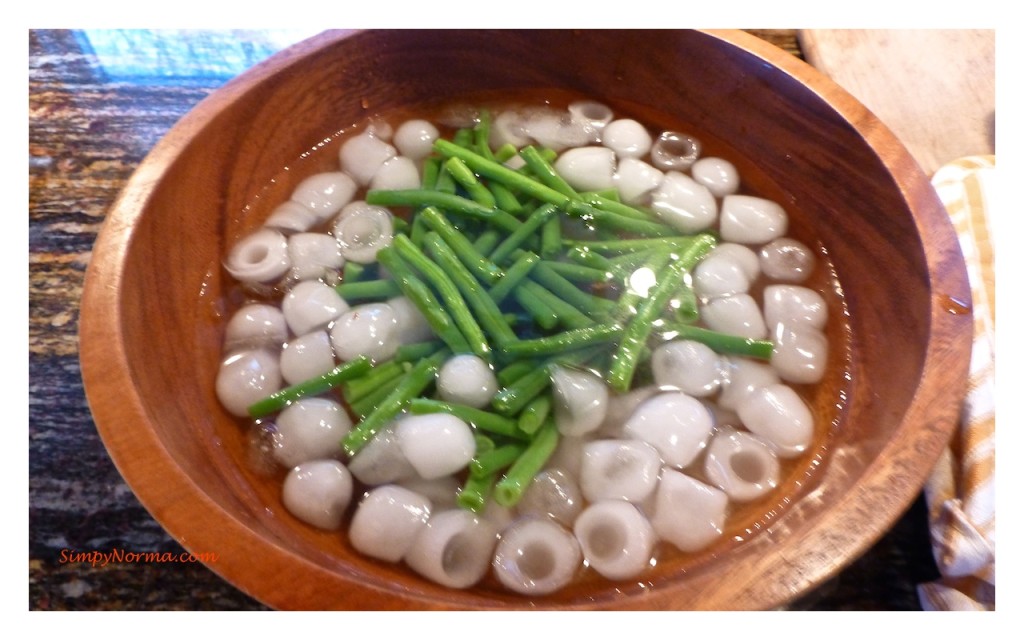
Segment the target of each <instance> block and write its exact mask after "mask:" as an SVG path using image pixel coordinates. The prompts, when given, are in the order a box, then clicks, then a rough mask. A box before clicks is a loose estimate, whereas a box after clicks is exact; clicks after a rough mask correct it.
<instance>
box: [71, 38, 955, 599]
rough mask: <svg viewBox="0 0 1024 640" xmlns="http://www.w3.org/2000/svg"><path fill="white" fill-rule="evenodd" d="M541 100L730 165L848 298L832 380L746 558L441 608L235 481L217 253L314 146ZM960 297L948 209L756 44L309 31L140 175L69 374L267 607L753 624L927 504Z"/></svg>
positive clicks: (211, 103)
mask: <svg viewBox="0 0 1024 640" xmlns="http://www.w3.org/2000/svg"><path fill="white" fill-rule="evenodd" d="M549 88H555V89H561V90H569V91H573V92H579V93H581V94H584V95H587V96H592V97H594V98H596V99H599V100H602V101H604V102H606V103H608V104H611V105H613V106H615V107H617V108H620V109H622V110H624V111H626V112H631V113H635V114H636V115H638V116H641V117H644V118H651V119H653V120H654V121H658V120H659V119H662V120H664V119H666V118H668V119H669V121H667V122H659V124H663V125H669V124H671V123H672V122H683V123H687V125H688V126H691V127H693V128H694V129H696V130H697V131H699V132H701V135H704V136H706V137H707V139H708V140H710V141H719V143H720V144H722V145H725V146H727V147H728V148H729V149H730V152H731V153H733V154H734V157H736V158H739V162H741V163H742V164H743V167H742V168H741V175H745V176H746V175H749V176H753V178H751V180H752V182H753V183H754V184H753V186H754V187H755V188H757V189H760V190H762V191H765V192H767V193H768V194H771V195H773V196H774V197H776V198H778V199H779V201H780V202H782V204H783V205H784V206H786V207H787V208H788V209H789V210H791V215H792V217H793V221H794V224H795V225H797V226H798V227H799V228H801V229H802V230H803V231H804V232H806V233H808V234H809V235H810V236H811V237H814V238H816V239H817V240H818V241H820V247H821V248H822V250H823V251H824V252H825V253H826V254H827V257H828V258H829V259H830V260H831V263H832V264H833V265H834V269H835V277H836V279H837V281H838V283H839V285H840V287H841V289H837V290H836V295H835V296H834V299H833V300H832V301H831V303H830V304H832V306H833V308H832V309H831V311H832V313H833V316H832V317H837V318H839V319H845V321H846V322H845V324H844V323H843V322H838V323H833V324H836V325H837V326H838V328H836V329H834V330H833V331H832V334H833V335H832V336H831V337H832V338H833V339H834V340H836V341H837V342H836V344H837V345H838V347H837V348H836V349H834V350H833V351H835V352H836V353H837V354H838V355H837V361H838V363H839V365H838V366H837V368H836V372H835V373H834V374H830V376H829V377H828V379H827V380H826V381H825V383H823V384H822V389H821V391H820V392H819V393H818V394H817V395H816V396H815V398H814V404H815V408H816V410H818V411H819V412H823V413H824V415H825V416H827V417H829V419H830V421H831V428H830V429H829V432H828V433H827V434H826V436H825V438H824V439H823V441H822V442H820V443H819V444H820V445H821V446H820V447H819V448H817V449H816V450H815V452H814V454H813V456H812V457H811V458H809V459H808V460H807V461H806V462H807V466H806V468H805V469H804V470H803V471H801V472H800V473H798V474H795V475H794V476H793V477H790V478H789V479H788V480H787V493H786V498H785V499H784V500H781V501H780V503H779V505H778V510H777V512H774V511H773V512H772V513H770V514H768V516H767V517H765V518H761V519H760V520H758V521H755V522H752V523H749V524H748V526H747V527H746V529H744V530H743V531H739V532H732V533H733V534H735V536H736V537H740V538H747V539H746V540H745V541H744V542H743V543H742V544H738V543H736V541H735V540H734V539H733V536H727V538H728V539H727V540H724V541H723V542H722V544H720V545H716V546H715V547H712V548H711V549H710V550H709V551H708V552H706V553H703V554H699V555H698V557H695V558H684V559H680V560H670V561H665V562H660V563H659V564H658V566H657V567H656V568H655V569H654V570H653V571H652V572H651V573H650V574H649V575H648V576H645V578H644V580H643V581H642V582H640V583H631V584H625V585H624V584H611V583H607V584H606V583H596V582H595V583H586V584H582V585H579V586H574V587H571V588H569V589H566V590H565V591H563V592H560V593H558V594H555V595H553V596H550V597H546V598H541V599H536V600H535V601H530V600H527V599H524V598H522V597H518V596H515V595H510V594H506V593H501V592H498V591H497V590H495V589H487V588H480V589H475V590H469V591H452V590H447V589H443V588H440V587H437V586H435V585H432V584H429V583H427V582H425V581H423V580H421V579H419V578H418V577H416V576H415V575H412V574H411V573H407V572H406V571H405V570H404V569H402V568H401V567H400V566H397V565H396V566H390V565H388V566H385V565H382V564H378V563H375V562H372V561H369V560H367V559H364V558H361V557H358V556H356V555H355V554H354V553H353V552H352V551H351V549H350V548H349V547H348V546H347V544H346V542H345V540H344V534H338V533H333V534H326V533H319V532H315V531H312V530H311V529H310V528H309V527H306V526H305V525H302V524H300V523H298V522H297V521H295V520H294V519H293V518H291V517H290V516H289V515H288V514H287V512H285V510H284V509H283V508H282V507H281V505H280V500H279V498H278V495H277V491H278V489H277V488H275V487H273V486H271V484H269V483H267V482H266V481H265V479H263V478H260V477H259V476H258V475H256V474H254V473H253V472H252V471H251V470H249V469H248V468H247V467H246V464H245V459H246V451H247V443H246V436H245V433H244V430H243V429H241V428H240V426H239V424H238V423H237V422H236V421H235V420H234V419H232V418H231V417H230V416H229V415H227V414H226V413H225V412H224V411H223V410H222V409H221V408H220V406H219V404H218V402H217V400H216V397H215V395H214V391H213V388H214V385H213V380H214V377H215V373H216V371H217V366H218V361H219V358H220V338H221V330H222V324H223V322H224V320H225V314H226V312H227V309H226V307H225V305H226V302H225V300H224V298H223V297H222V294H223V293H224V292H225V287H226V286H227V284H226V283H227V278H226V276H225V275H224V274H223V273H222V269H221V267H220V261H221V258H222V257H223V256H224V255H225V251H226V249H227V248H228V247H229V246H230V244H231V243H232V242H233V241H234V240H235V239H237V238H238V237H239V236H240V235H241V234H242V233H244V232H245V231H246V230H249V229H252V228H254V227H255V226H257V225H258V224H260V222H261V219H260V216H262V215H265V213H266V210H267V209H266V203H268V202H271V201H273V200H274V198H278V197H280V198H283V195H282V194H286V193H288V191H289V190H290V188H291V187H292V186H294V183H295V182H296V181H297V179H298V177H301V175H302V169H303V168H304V167H305V168H309V167H311V166H314V165H315V164H316V162H318V161H319V159H320V156H318V155H317V154H316V153H315V151H314V150H315V149H316V148H317V147H318V145H319V144H321V143H322V142H323V141H324V140H325V139H326V137H327V136H330V135H331V134H333V133H334V132H336V131H338V130H341V129H344V128H345V127H349V126H351V125H353V124H355V123H357V122H360V121H363V120H364V119H365V118H366V117H367V116H370V115H372V114H374V113H377V112H379V111H388V110H392V109H398V108H405V107H414V106H417V105H422V104H425V103H428V102H432V101H435V100H438V99H454V98H458V97H460V96H467V95H470V94H475V93H478V92H480V91H497V90H501V91H504V90H535V89H540V90H544V89H549ZM666 114H667V115H666ZM311 152H312V153H311ZM308 163H312V164H308ZM286 165H287V166H288V167H290V168H291V169H298V170H290V171H287V172H284V173H282V169H283V168H284V167H285V166H286ZM746 170H749V171H750V173H749V174H746V173H744V171H746ZM272 180H276V181H275V182H273V183H272ZM268 185H270V186H269V187H268ZM970 299H971V295H970V290H969V288H968V283H967V278H966V273H965V268H964V264H963V261H962V257H961V255H960V252H959V247H958V244H957V240H956V237H955V235H954V232H953V230H952V228H951V225H950V223H949V221H948V219H947V216H946V214H945V211H944V209H943V207H942V205H941V204H940V202H939V201H938V199H937V197H936V195H935V193H934V192H933V190H932V188H931V186H930V184H929V182H928V179H927V177H926V176H925V175H924V174H923V173H922V172H921V170H920V169H919V167H918V166H917V164H916V163H915V162H914V161H913V160H912V159H911V157H910V156H909V154H908V153H907V151H906V150H905V149H904V147H903V146H902V145H901V144H900V143H899V142H898V141H897V140H896V138H895V137H894V136H893V135H892V133H891V132H890V131H889V130H888V129H887V128H886V127H885V126H884V125H883V124H882V123H880V122H879V121H878V120H877V119H875V117H874V116H872V114H871V113H869V112H868V110H867V109H865V108H864V107H863V106H862V105H860V104H859V103H858V102H856V101H855V100H854V99H853V98H852V97H851V96H849V95H848V94H847V93H845V92H844V91H843V90H841V89H840V88H839V87H837V86H836V85H835V84H833V83H832V82H830V81H829V80H828V79H826V78H824V77H823V76H821V75H819V74H818V73H816V72H815V71H814V70H813V69H812V68H811V67H809V66H807V65H806V64H804V63H802V62H801V61H799V60H797V59H795V58H793V57H792V56H790V55H788V54H786V53H784V52H782V51H780V50H777V49H775V48H774V47H772V46H770V45H768V44H766V43H764V42H762V41H760V40H757V39H755V38H753V37H751V36H748V35H746V34H743V33H737V32H707V33H703V32H681V31H667V30H666V31H653V32H640V31H627V32H617V31H611V30H600V31H524V32H488V31H459V32H446V31H407V30H403V31H384V32H365V33H358V34H347V33H326V34H323V35H321V36H319V37H316V38H314V39H312V40H309V41H306V42H304V43H301V44H299V45H297V46H295V47H293V48H291V49H288V50H287V51H284V52H282V53H281V54H279V55H277V56H275V57H274V58H272V59H271V60H269V61H268V62H266V63H264V64H261V65H259V66H257V67H256V68H254V69H252V70H251V71H249V72H246V73H245V74H243V75H242V76H240V77H239V78H237V79H235V80H234V81H232V82H230V83H228V84H227V85H226V86H225V87H223V88H222V89H221V90H219V91H217V92H216V93H215V94H213V95H211V96H210V97H209V98H208V99H206V100H205V101H203V102H202V103H201V104H200V105H199V106H198V107H196V108H195V109H194V110H193V111H192V112H191V113H190V114H188V115H187V116H186V117H185V118H183V119H182V120H181V122H180V123H179V124H178V125H177V126H175V127H174V129H173V130H172V131H171V132H170V133H169V134H168V135H167V136H166V137H165V138H164V139H163V140H162V141H161V142H160V143H159V144H158V145H157V146H156V148H155V149H154V150H153V151H152V153H151V154H150V155H149V156H148V157H147V158H146V160H145V161H144V162H143V163H142V164H141V165H140V166H139V168H138V171H137V172H136V174H135V175H134V177H133V178H132V180H131V181H130V182H129V184H128V185H127V187H126V188H125V190H124V192H123V194H122V195H121V196H120V198H119V200H118V201H117V203H116V204H115V206H114V207H113V209H112V210H111V212H110V213H109V215H108V218H107V220H106V224H105V226H104V229H103V231H102V233H101V235H100V238H99V240H98V242H97V244H96V247H95V250H94V252H93V257H92V261H91V264H90V267H89V272H88V278H87V282H86V288H85V296H84V301H83V305H82V321H81V327H82V330H81V358H82V373H83V376H84V379H85V384H86V389H87V392H88V397H89V401H90V405H91V407H92V411H93V413H94V416H95V419H96V423H97V426H98V429H99V431H100V434H101V435H102V437H103V440H104V442H105V444H106V446H107V448H108V449H109V451H110V454H111V456H112V457H113V459H114V461H115V462H116V464H117V466H118V468H119V470H120V471H121V473H122V474H123V475H124V477H125V479H126V480H127V481H128V483H129V484H130V485H131V487H132V489H133V490H134V491H135V493H136V494H137V495H138V497H139V499H140V500H141V501H142V503H143V504H144V505H145V506H146V508H147V509H149V511H150V512H151V513H152V514H153V516H154V517H155V518H156V519H157V520H158V521H159V522H160V523H161V524H162V525H163V526H164V527H165V528H166V529H167V531H168V532H170V534H171V535H173V536H174V537H175V538H176V539H177V540H178V541H179V542H180V543H181V544H182V545H183V546H184V547H185V548H187V549H188V550H190V551H192V552H194V553H197V554H200V553H215V554H217V559H216V561H211V562H209V566H210V568H211V569H212V570H214V571H216V572H217V573H219V574H220V575H221V576H223V577H224V578H225V579H226V580H228V581H230V582H231V583H233V584H235V585H237V586H238V587H239V588H240V589H242V590H243V591H246V592H247V593H249V594H251V595H252V596H254V597H255V598H257V599H259V600H261V601H262V602H265V603H267V604H268V605H271V606H273V607H277V608H286V609H334V608H338V609H369V610H380V609H502V608H504V609H519V608H527V607H540V608H548V607H551V608H559V609H590V608H595V609H607V608H623V609H645V610H654V609H763V608H773V607H777V606H780V605H783V604H784V603H786V602H787V601H789V600H790V599H792V598H794V597H796V596H799V595H800V594H802V593H804V592H806V591H807V590H809V589H811V588H812V587H814V586H815V585H818V584H820V583H821V582H822V581H824V580H826V579H827V578H829V577H830V576H832V575H833V574H835V573H836V572H837V571H838V570H839V569H841V568H842V567H844V566H845V565H847V564H848V563H849V562H851V561H852V560H854V559H855V558H856V557H857V556H858V555H860V554H861V553H862V552H864V551H865V550H866V549H867V548H868V547H869V546H870V545H871V544H872V543H873V542H874V541H875V540H876V539H877V538H878V537H879V536H880V535H881V534H882V533H884V532H885V531H886V530H887V529H888V528H889V527H890V526H891V525H892V524H893V523H894V522H895V520H896V519H897V518H898V517H899V516H900V515H901V514H902V513H903V512H904V510H905V509H906V508H907V507H908V506H909V504H910V503H911V501H912V499H913V498H914V497H915V496H916V495H917V493H918V492H919V491H920V489H921V486H922V484H923V482H924V479H925V478H926V476H927V474H928V473H929V471H930V470H931V468H932V466H933V464H934V462H935V460H936V459H937V457H938V455H939V453H940V451H941V449H942V448H943V446H944V445H945V444H946V442H947V440H948V438H949V436H950V434H951V432H952V429H953V428H954V425H955V423H956V420H957V414H958V409H959V405H960V400H961V397H962V391H963V389H964V385H965V380H966V373H967V365H968V357H969V349H970V340H971V313H970V309H969V301H970Z"/></svg>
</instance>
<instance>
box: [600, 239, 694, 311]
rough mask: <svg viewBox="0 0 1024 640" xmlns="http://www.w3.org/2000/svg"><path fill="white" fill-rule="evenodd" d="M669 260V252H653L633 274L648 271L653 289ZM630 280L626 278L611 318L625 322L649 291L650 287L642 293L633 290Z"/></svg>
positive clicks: (670, 257)
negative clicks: (642, 270)
mask: <svg viewBox="0 0 1024 640" xmlns="http://www.w3.org/2000/svg"><path fill="white" fill-rule="evenodd" d="M671 259H672V254H671V252H669V251H658V250H655V251H654V252H653V253H652V254H651V256H650V257H648V259H647V260H646V261H645V262H644V264H643V265H642V266H640V267H637V269H636V270H634V272H633V273H636V271H639V270H640V269H644V268H646V269H649V270H650V271H651V282H650V287H653V286H654V285H655V283H656V282H657V278H658V274H660V273H661V272H662V270H663V269H664V268H665V267H667V266H668V263H669V261H670V260H671ZM632 279H633V278H632V276H630V277H629V278H626V280H625V283H624V289H623V291H622V295H620V296H619V299H618V301H617V302H616V308H615V312H614V314H613V316H614V317H615V318H616V319H618V320H626V319H627V318H629V317H630V316H632V315H633V314H635V313H636V308H635V307H636V305H637V304H639V303H640V301H641V300H643V299H644V298H645V297H646V296H647V294H648V292H649V291H650V287H649V288H648V289H646V290H644V291H639V290H637V289H635V288H633V283H632V282H631V281H632ZM680 284H681V283H680Z"/></svg>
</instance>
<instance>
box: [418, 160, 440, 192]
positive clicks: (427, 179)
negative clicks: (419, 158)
mask: <svg viewBox="0 0 1024 640" xmlns="http://www.w3.org/2000/svg"><path fill="white" fill-rule="evenodd" d="M440 173H441V158H438V157H437V156H430V157H429V158H425V159H424V160H423V177H422V178H421V179H420V186H422V187H423V188H424V189H430V190H434V189H436V188H437V177H438V175H440Z"/></svg>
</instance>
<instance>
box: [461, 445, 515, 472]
mask: <svg viewBox="0 0 1024 640" xmlns="http://www.w3.org/2000/svg"><path fill="white" fill-rule="evenodd" d="M525 451H526V445H525V444H504V445H501V446H499V447H495V448H494V449H493V450H491V451H485V452H483V453H478V454H477V455H476V456H475V457H474V458H473V459H472V460H470V461H469V475H471V476H490V475H494V474H496V473H498V472H499V471H502V470H504V469H507V468H508V467H509V466H511V465H512V463H513V462H515V461H516V460H517V459H518V458H519V456H521V455H523V452H525Z"/></svg>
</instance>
